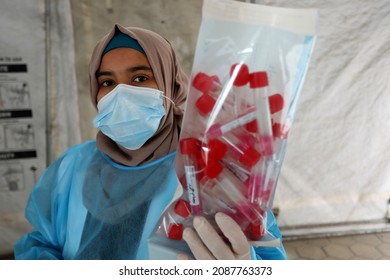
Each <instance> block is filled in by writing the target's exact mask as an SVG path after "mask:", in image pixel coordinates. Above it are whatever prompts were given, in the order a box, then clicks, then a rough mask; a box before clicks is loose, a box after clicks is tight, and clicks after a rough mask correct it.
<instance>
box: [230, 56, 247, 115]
mask: <svg viewBox="0 0 390 280" xmlns="http://www.w3.org/2000/svg"><path fill="white" fill-rule="evenodd" d="M230 77H231V79H232V80H233V103H234V105H233V106H234V110H233V112H234V115H235V116H239V115H240V114H241V112H242V111H243V108H244V109H245V108H246V106H247V102H246V98H245V97H246V93H247V92H246V90H247V88H246V87H245V86H246V85H247V84H248V82H249V68H248V66H247V65H246V64H244V63H236V64H233V65H232V67H231V68H230Z"/></svg>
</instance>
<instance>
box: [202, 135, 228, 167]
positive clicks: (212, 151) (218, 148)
mask: <svg viewBox="0 0 390 280" xmlns="http://www.w3.org/2000/svg"><path fill="white" fill-rule="evenodd" d="M207 146H208V148H209V151H208V154H207V161H214V162H215V161H218V160H220V159H222V158H223V157H224V156H225V154H226V152H227V145H226V144H225V143H223V142H221V141H220V140H218V139H213V140H210V141H209V143H208V145H207Z"/></svg>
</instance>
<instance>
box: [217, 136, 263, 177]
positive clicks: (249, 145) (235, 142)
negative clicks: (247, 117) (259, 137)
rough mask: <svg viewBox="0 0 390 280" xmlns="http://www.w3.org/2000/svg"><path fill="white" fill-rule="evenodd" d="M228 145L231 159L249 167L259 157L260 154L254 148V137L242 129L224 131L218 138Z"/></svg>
mask: <svg viewBox="0 0 390 280" xmlns="http://www.w3.org/2000/svg"><path fill="white" fill-rule="evenodd" d="M220 139H221V140H222V141H223V142H225V143H226V144H227V145H228V152H229V154H230V155H231V156H232V158H233V159H235V160H237V161H239V162H240V163H242V164H244V165H245V166H247V167H248V168H249V169H251V168H252V167H253V166H254V165H255V164H256V163H257V162H258V161H259V159H260V157H261V154H260V152H259V151H258V150H257V149H256V148H255V145H256V138H255V137H254V136H253V135H250V134H249V133H244V132H243V131H242V130H240V131H236V132H235V133H233V132H232V131H231V132H229V133H226V134H224V135H222V136H221V138H220Z"/></svg>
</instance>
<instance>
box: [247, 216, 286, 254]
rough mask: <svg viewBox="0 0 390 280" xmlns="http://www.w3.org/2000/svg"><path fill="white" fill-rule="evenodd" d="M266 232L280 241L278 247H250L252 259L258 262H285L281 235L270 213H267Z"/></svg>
mask: <svg viewBox="0 0 390 280" xmlns="http://www.w3.org/2000/svg"><path fill="white" fill-rule="evenodd" d="M267 231H268V232H269V233H270V234H271V235H272V236H274V237H275V238H279V239H280V245H279V246H277V247H263V246H256V247H252V248H251V249H252V259H258V260H286V259H287V254H286V251H285V250H284V246H283V243H282V234H281V232H280V230H279V227H278V224H277V222H276V219H275V216H274V215H273V213H272V211H269V212H268V213H267Z"/></svg>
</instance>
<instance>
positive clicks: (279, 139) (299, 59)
mask: <svg viewBox="0 0 390 280" xmlns="http://www.w3.org/2000/svg"><path fill="white" fill-rule="evenodd" d="M316 16H317V11H316V10H307V9H304V10H302V9H288V8H279V7H268V6H262V5H257V4H251V3H244V2H238V1H232V0H205V1H204V4H203V17H202V23H201V27H200V32H199V37H198V42H197V46H196V52H195V58H194V64H193V69H192V75H191V87H190V90H189V93H188V99H187V103H186V108H185V115H184V119H183V125H182V131H181V135H180V147H179V151H178V154H177V158H176V172H177V175H178V178H179V180H180V182H181V183H182V186H183V193H182V195H181V196H180V197H179V198H178V199H176V200H175V201H173V203H172V204H171V205H170V206H169V207H168V208H167V209H166V211H165V212H164V214H163V215H162V217H161V220H160V224H159V225H158V227H157V229H156V232H155V233H154V236H153V237H152V238H151V240H152V243H153V244H154V245H162V244H165V245H166V247H167V248H168V247H171V249H173V250H174V251H175V249H177V250H176V251H177V252H179V251H180V250H184V249H183V246H184V245H183V241H181V240H182V232H183V229H184V228H185V227H191V226H192V219H193V217H194V216H196V215H203V216H205V217H206V218H208V220H209V221H210V223H211V224H212V225H215V222H214V216H215V214H216V213H217V212H224V213H226V214H228V215H229V216H230V217H232V218H233V219H234V220H235V221H236V222H237V223H238V224H239V226H240V227H241V229H242V230H243V232H244V233H245V235H246V236H247V238H248V240H250V241H251V242H252V244H254V245H256V244H257V245H261V244H264V243H261V242H262V241H264V240H266V241H273V239H275V237H274V236H272V234H271V233H270V232H268V231H267V228H266V224H267V213H268V212H269V211H270V210H271V207H272V202H273V198H274V195H275V189H276V185H277V181H278V177H279V173H280V168H281V164H282V162H283V158H284V154H285V150H286V144H287V139H288V134H289V131H290V129H291V125H292V122H293V117H294V114H295V108H296V105H297V101H298V97H299V94H300V91H301V88H302V85H303V82H304V78H305V75H306V72H307V69H308V65H309V59H310V57H311V54H312V50H313V46H314V42H315V22H316ZM215 229H216V230H217V231H218V227H217V226H216V225H215ZM164 239H169V240H170V241H166V240H165V241H164ZM272 244H275V243H272ZM152 252H153V253H154V251H153V250H152ZM171 257H173V255H172V256H171ZM151 258H158V257H156V255H155V254H151Z"/></svg>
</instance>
